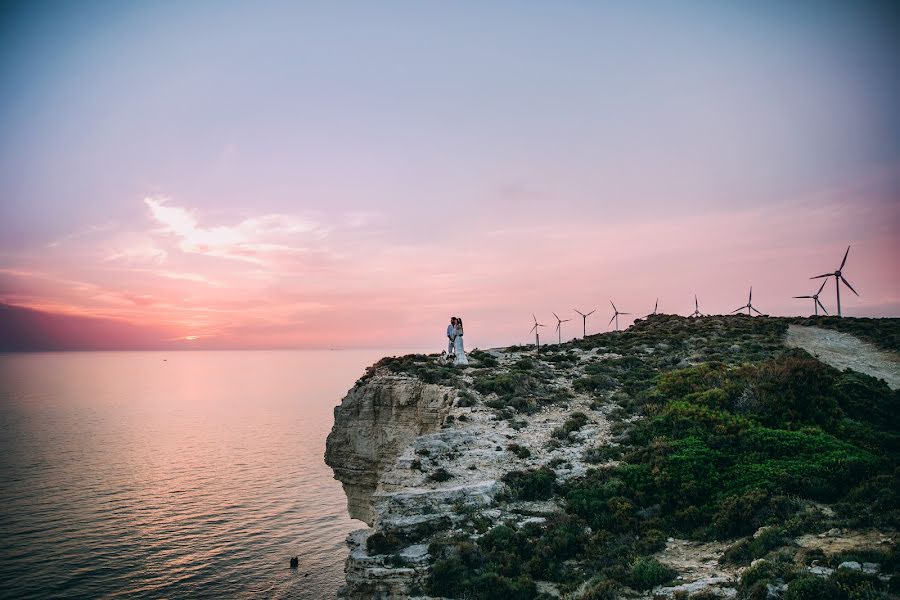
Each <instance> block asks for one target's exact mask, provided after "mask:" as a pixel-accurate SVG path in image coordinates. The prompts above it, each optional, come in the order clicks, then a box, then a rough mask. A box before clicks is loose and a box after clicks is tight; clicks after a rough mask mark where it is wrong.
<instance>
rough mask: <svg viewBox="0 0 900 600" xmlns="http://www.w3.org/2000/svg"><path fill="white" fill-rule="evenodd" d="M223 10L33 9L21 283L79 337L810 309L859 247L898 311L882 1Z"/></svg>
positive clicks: (517, 337) (18, 129) (19, 50)
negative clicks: (813, 16)
mask: <svg viewBox="0 0 900 600" xmlns="http://www.w3.org/2000/svg"><path fill="white" fill-rule="evenodd" d="M203 6H205V5H203V4H202V3H200V4H198V5H197V7H196V8H194V9H192V10H194V11H197V14H196V15H193V16H195V17H196V20H193V19H192V18H185V20H173V18H172V17H173V15H172V14H169V13H168V12H167V10H168V9H164V8H153V7H152V6H151V5H148V6H146V7H145V8H144V9H143V10H142V11H139V14H132V13H131V12H128V11H125V10H124V9H123V12H121V13H119V12H114V13H112V14H110V15H108V17H107V18H106V20H103V19H99V20H85V21H78V20H76V21H75V22H73V21H71V20H65V19H64V18H63V17H64V16H65V15H58V16H57V17H55V18H51V17H48V16H47V15H43V14H42V15H36V14H30V13H28V12H27V11H22V12H23V14H19V15H16V18H17V19H19V21H20V24H21V25H22V27H21V28H20V29H17V31H19V32H20V33H18V34H17V36H14V39H12V40H11V41H9V40H8V41H7V42H6V44H7V46H8V47H6V49H7V50H8V52H7V53H6V56H7V59H5V61H4V62H2V63H0V78H2V79H0V83H5V84H6V85H5V86H4V88H5V89H7V90H14V92H13V94H12V97H10V95H9V94H6V95H5V96H6V99H5V100H2V101H0V126H3V127H4V129H5V130H7V131H9V132H10V133H9V135H7V136H5V138H4V140H3V141H0V201H2V204H0V240H2V241H0V303H2V304H8V305H13V306H17V307H25V308H30V309H35V310H38V311H44V312H46V313H51V314H52V315H56V317H55V319H56V320H45V321H44V323H45V324H47V325H46V327H51V328H56V329H57V330H58V331H60V332H61V333H60V334H59V335H61V336H62V335H65V336H68V338H67V345H66V347H84V348H102V347H110V348H113V347H135V348H140V347H173V348H176V347H177V348H182V347H184V348H273V347H276V348H281V347H292V348H293V347H313V348H329V347H335V348H345V347H386V348H390V347H422V348H428V347H430V348H433V349H435V350H438V349H440V348H441V347H442V343H443V342H442V336H443V329H444V327H445V325H446V322H447V320H448V318H449V316H450V315H459V316H462V317H463V318H464V319H465V321H466V328H467V335H466V339H467V345H468V346H469V347H474V346H481V347H486V346H495V345H503V344H511V343H519V342H525V341H528V340H530V339H531V338H530V337H529V335H528V330H529V328H530V326H531V314H532V313H535V314H537V315H538V318H539V320H541V322H543V323H547V324H548V325H549V324H551V323H552V322H553V317H552V315H551V311H555V312H556V313H558V314H559V315H560V316H561V317H563V318H573V319H575V320H573V321H572V322H571V323H567V324H565V325H564V328H565V329H564V337H568V338H571V337H572V336H574V335H575V334H576V333H578V332H580V329H581V326H580V320H579V319H578V317H577V315H575V313H574V311H573V308H578V309H581V310H584V311H586V310H590V309H594V308H597V309H598V310H597V313H595V315H594V316H593V317H592V318H591V319H590V320H589V322H588V329H589V332H598V331H606V330H608V329H609V327H608V326H607V322H608V321H609V317H610V315H611V308H610V306H609V300H610V299H612V300H613V301H615V302H616V305H617V306H618V307H619V309H620V310H623V311H629V312H632V313H635V315H638V316H640V315H643V314H646V313H648V312H649V311H651V310H652V308H653V304H654V301H655V299H656V298H657V297H659V307H660V310H661V311H663V312H672V313H679V314H688V313H690V312H691V310H693V296H694V294H695V293H696V294H697V295H698V296H699V298H700V308H701V311H703V312H710V313H719V312H729V311H731V310H732V309H734V308H736V307H738V306H740V305H742V304H744V303H745V302H746V296H747V290H748V288H749V287H750V286H751V285H752V286H753V289H754V304H755V305H757V306H758V307H759V308H760V309H761V310H762V311H763V312H765V313H768V314H774V315H796V314H808V313H809V312H810V310H811V304H808V303H807V302H805V301H799V300H793V299H791V296H795V295H801V294H809V293H812V292H814V291H815V289H816V287H817V286H816V282H813V281H810V280H809V279H808V278H809V277H810V276H812V275H817V274H819V273H824V272H826V271H831V270H834V269H835V268H836V267H837V266H838V264H839V262H840V259H841V257H842V255H843V252H844V250H845V249H846V247H847V245H848V244H852V249H851V251H850V257H849V259H848V264H847V267H846V269H845V275H846V277H847V278H848V280H849V281H850V282H851V283H852V284H853V286H854V287H855V288H856V289H857V290H858V291H859V292H860V294H861V296H860V297H859V298H857V297H856V296H853V295H852V294H850V293H849V292H847V293H842V304H843V309H844V314H845V315H852V316H900V277H898V275H900V267H898V261H897V257H898V256H900V236H898V225H900V149H898V146H897V144H896V140H897V139H898V136H897V135H896V134H897V130H898V119H897V118H896V117H897V114H896V113H897V111H896V106H898V105H900V102H898V101H897V100H898V97H900V93H898V90H900V83H898V76H897V73H898V72H900V69H896V68H895V67H897V64H896V63H897V60H896V58H895V55H893V54H891V53H889V52H887V50H889V49H890V48H891V47H892V46H891V44H892V43H893V42H892V41H891V39H890V38H888V37H884V36H882V35H880V32H879V31H878V30H877V27H876V24H874V22H870V21H869V20H867V19H864V18H863V17H860V16H859V15H855V16H854V15H850V16H849V17H848V15H846V14H844V13H843V12H840V13H835V14H834V15H828V14H827V13H826V14H825V16H823V17H822V18H821V19H818V20H814V21H809V20H808V19H806V18H805V16H804V15H803V14H795V15H793V17H794V19H793V20H792V19H791V18H787V19H786V20H785V15H784V14H782V13H781V12H777V14H776V13H772V14H768V13H767V12H765V11H760V13H759V14H756V13H753V14H751V13H747V14H743V13H740V12H739V11H738V12H727V11H725V9H720V10H718V11H715V10H713V9H710V10H709V11H708V12H707V13H704V14H703V15H699V14H695V15H692V17H691V18H688V17H687V16H682V17H678V18H677V19H675V20H674V21H672V20H667V19H664V18H662V17H663V16H666V15H664V14H662V13H665V9H654V11H655V12H654V11H651V12H650V13H648V14H636V13H634V12H632V11H631V9H622V10H620V11H618V12H616V13H615V14H608V15H600V14H594V12H592V11H594V9H590V8H586V7H583V6H576V5H572V6H568V7H567V6H565V5H555V6H556V11H554V12H553V13H550V14H549V15H548V14H536V13H535V14H531V13H527V12H524V13H523V12H515V13H512V12H504V10H500V9H491V12H489V13H485V14H484V15H481V17H480V19H482V20H481V21H479V22H481V23H482V24H483V25H484V29H483V30H482V29H478V28H474V24H473V22H472V21H471V19H469V18H468V16H467V13H466V10H475V7H474V5H472V6H468V7H467V6H461V7H459V8H458V9H455V10H457V11H458V12H452V11H451V12H452V14H450V12H448V11H450V9H441V11H442V12H444V13H446V14H443V15H441V17H442V19H443V20H441V21H440V22H441V23H442V25H441V27H439V28H437V29H434V30H430V29H429V28H434V27H435V21H434V20H433V19H432V17H436V15H428V14H424V13H418V12H416V11H417V10H418V9H411V8H410V7H407V8H408V9H409V10H405V11H400V10H398V11H397V12H396V14H392V15H384V14H379V15H378V16H377V17H374V16H373V18H372V19H362V18H361V19H360V24H359V25H358V26H357V28H356V29H354V30H353V31H349V32H348V31H346V30H344V29H342V27H343V25H341V24H342V23H344V21H343V20H342V19H341V18H340V17H341V15H338V14H331V12H330V11H331V10H333V9H328V8H324V7H320V9H316V10H317V12H316V11H313V12H311V13H310V14H305V15H302V17H303V18H299V16H298V15H295V14H293V13H291V12H290V11H291V10H300V9H286V8H284V7H281V8H280V9H279V10H282V11H288V13H289V14H283V15H279V14H269V13H266V14H263V13H262V12H260V13H256V12H254V13H253V14H249V15H248V14H244V13H243V12H241V11H242V10H250V9H249V8H246V9H240V10H238V9H233V10H228V11H224V12H219V11H215V10H214V9H213V8H212V7H208V6H207V7H205V8H203ZM304 10H306V9H304ZM360 10H364V9H362V8H360ZM435 10H437V9H435ZM204 11H207V12H204ZM212 15H215V16H214V17H213V16H212ZM656 17H660V18H659V19H657V18H656ZM292 18H296V20H294V21H292V20H291V19H292ZM848 18H850V19H851V20H850V21H848V20H847V19H848ZM310 19H312V21H313V22H310ZM852 19H856V20H855V21H854V20H852ZM246 23H249V24H250V25H249V27H248V28H246V29H240V31H242V32H243V34H245V35H246V37H245V38H241V40H242V41H241V42H240V43H241V44H244V45H243V46H241V45H240V44H238V42H236V41H235V38H234V37H233V35H231V34H232V33H233V32H234V31H236V30H238V29H239V24H246ZM280 23H290V26H288V25H284V26H283V27H284V30H283V31H282V29H280V27H282V25H280ZM25 25H27V27H25ZM257 25H258V26H259V27H258V28H257V27H256V26H257ZM712 25H714V26H712ZM241 26H243V25H241ZM304 27H309V29H308V30H305V29H304ZM323 28H324V29H323ZM597 28H599V30H598V29H597ZM304 31H306V33H308V35H306V36H304V35H299V33H302V32H304ZM323 31H324V32H327V33H323ZM563 31H567V32H568V33H567V34H563V33H562V32H563ZM598 31H599V33H598ZM603 31H606V32H607V33H609V36H606V37H604V36H603V35H600V33H602V32H603ZM22 32H24V33H22ZM298 32H299V33H298ZM623 32H626V33H623ZM0 33H2V32H0ZM282 34H283V35H282ZM295 34H297V35H295ZM458 36H464V37H465V39H466V40H467V43H466V44H462V45H459V46H457V45H454V44H455V43H454V44H451V43H450V41H452V40H458ZM596 38H601V39H602V41H598V39H596ZM0 39H2V35H0ZM198 40H201V41H202V43H199V42H198ZM647 40H652V41H653V43H651V44H648V43H647ZM236 44H237V45H236ZM332 45H333V46H332ZM2 50H3V48H2V47H0V51H2ZM0 53H2V52H0ZM898 55H900V54H898ZM10 57H12V58H10ZM856 59H860V60H862V59H865V61H866V62H865V64H866V65H867V69H864V70H862V71H860V70H859V69H858V68H857V64H856V63H855V62H854V60H856ZM369 63H371V64H369ZM822 300H823V301H824V303H825V306H826V307H827V308H828V310H829V311H832V309H833V308H834V291H833V286H831V285H829V287H828V288H826V291H824V292H823V294H822ZM3 314H4V313H0V319H2V318H3V316H2V315H3ZM5 314H12V313H9V312H8V311H7V313H5ZM16 314H18V313H16ZM69 317H71V319H72V321H71V322H72V323H73V324H74V325H72V327H71V328H67V327H64V326H63V325H61V323H63V322H64V321H65V319H66V318H69ZM83 317H90V319H84V318H83ZM38 321H40V319H38V320H37V321H29V322H28V323H30V324H29V325H27V327H31V328H32V329H35V328H37V329H41V327H39V326H37V325H34V323H35V322H38ZM625 322H626V323H627V322H629V321H625ZM21 327H26V325H21ZM21 327H20V329H17V330H16V331H19V333H21ZM2 331H4V329H3V327H2V323H0V332H2ZM6 331H11V330H9V329H7V330H6ZM9 335H12V334H9ZM40 335H44V334H40ZM545 336H546V337H547V338H549V337H552V336H553V334H552V333H551V332H550V328H548V330H547V332H546V333H545ZM0 346H2V344H0Z"/></svg>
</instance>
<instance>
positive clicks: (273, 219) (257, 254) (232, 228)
mask: <svg viewBox="0 0 900 600" xmlns="http://www.w3.org/2000/svg"><path fill="white" fill-rule="evenodd" d="M144 203H145V204H146V205H147V206H148V207H149V208H150V214H151V216H152V217H153V219H154V220H155V221H156V222H157V223H158V224H160V225H161V226H162V227H161V228H159V229H157V230H156V232H158V233H161V234H164V235H172V236H174V237H176V238H177V239H178V248H179V249H180V250H181V251H182V252H186V253H193V254H203V255H206V256H215V257H219V258H226V259H230V260H239V261H244V262H248V263H254V264H258V265H262V264H265V263H266V258H267V257H268V256H273V255H292V254H302V253H304V252H306V251H308V248H307V247H306V246H303V245H298V244H297V241H298V240H297V238H298V237H299V236H301V235H302V236H305V237H306V238H307V239H312V240H321V239H323V238H325V237H327V236H328V234H329V233H330V231H331V230H330V228H328V227H326V226H324V225H323V224H321V223H319V222H317V221H314V220H312V219H304V218H301V217H298V216H295V215H285V214H268V215H262V216H258V217H250V218H246V219H243V220H241V221H239V222H238V223H236V224H234V225H216V226H211V227H210V226H203V225H201V224H200V223H199V221H198V219H197V217H195V216H194V214H193V213H191V212H190V211H189V210H187V209H185V208H182V207H179V206H173V205H170V204H169V203H168V202H167V201H166V200H165V199H164V198H145V199H144Z"/></svg>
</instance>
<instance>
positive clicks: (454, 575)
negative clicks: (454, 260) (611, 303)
mask: <svg viewBox="0 0 900 600" xmlns="http://www.w3.org/2000/svg"><path fill="white" fill-rule="evenodd" d="M786 327H787V321H786V320H783V319H771V318H765V317H761V318H754V319H750V318H747V317H730V318H726V317H716V318H709V319H699V320H691V319H685V318H681V317H672V316H667V315H659V316H654V317H652V318H650V319H648V320H646V321H639V322H638V323H637V325H636V326H635V327H633V328H631V329H629V330H628V331H626V332H623V333H620V334H609V335H603V336H593V337H590V338H587V339H585V340H579V341H577V342H574V343H572V344H570V345H566V347H563V348H559V349H557V351H555V352H553V353H548V354H547V355H546V356H542V357H539V358H531V359H522V360H519V361H517V362H516V363H514V364H513V365H512V366H511V367H510V368H508V369H506V370H503V371H502V372H494V371H487V370H485V372H484V373H483V374H481V373H480V374H478V375H477V376H475V378H474V387H475V389H476V390H477V391H478V392H479V393H481V394H484V395H492V396H491V397H492V398H493V399H494V400H489V401H488V405H489V406H490V405H491V402H494V405H495V407H497V408H504V409H505V408H507V407H509V406H512V407H514V408H515V409H516V410H520V411H522V412H528V411H529V410H537V409H538V408H539V407H540V406H541V402H542V401H545V400H542V398H546V397H548V396H549V393H548V389H549V388H548V384H547V381H548V379H547V375H546V371H547V370H548V369H554V368H556V365H558V364H567V360H568V359H566V360H558V361H557V360H550V361H548V358H549V356H569V354H568V352H567V348H568V349H571V348H577V349H580V350H582V351H587V350H590V351H592V352H593V355H599V354H605V355H606V358H605V359H604V360H594V361H592V360H587V361H586V364H584V365H583V366H584V368H583V369H582V370H583V373H584V374H583V375H582V376H580V377H579V378H577V379H576V380H575V382H574V387H575V389H576V391H579V392H583V393H589V394H592V395H596V396H597V397H598V398H599V399H601V401H602V402H609V401H611V400H609V398H611V397H613V396H614V397H615V398H616V399H615V403H616V404H617V405H618V408H617V409H616V410H618V411H621V412H620V413H619V416H621V417H626V416H632V417H636V418H635V419H629V420H628V421H627V422H626V421H624V420H621V419H620V422H621V423H622V424H621V425H620V426H619V427H618V429H617V430H616V431H617V432H618V433H617V435H618V437H617V440H618V442H619V443H618V444H617V445H615V446H612V447H610V446H605V447H598V448H597V449H595V450H589V451H588V455H586V457H585V458H586V459H588V461H589V462H593V463H597V464H604V463H606V464H607V466H601V467H599V468H596V469H593V470H591V471H589V472H588V473H587V474H586V475H585V476H583V477H580V478H578V479H574V480H568V481H565V482H563V481H561V480H559V479H558V477H557V474H556V472H555V471H554V470H553V469H552V468H550V467H548V466H545V467H541V468H538V469H532V470H524V471H514V472H510V473H507V474H506V475H505V476H504V477H503V482H504V483H505V484H506V486H507V490H508V492H507V494H508V497H507V498H506V500H509V501H515V502H535V501H547V500H553V501H555V502H556V503H557V504H558V505H559V506H560V507H561V512H560V513H559V514H557V515H556V516H554V517H552V518H550V519H548V520H547V521H546V522H545V523H543V524H539V523H529V524H527V525H524V526H520V527H516V526H514V525H512V524H500V525H497V526H495V527H493V528H492V529H490V530H489V531H487V532H486V533H485V534H484V535H483V536H481V537H478V538H471V537H469V536H468V535H466V534H464V533H460V532H458V531H457V532H456V533H454V534H453V535H449V534H447V535H445V536H438V538H436V539H434V540H433V541H432V544H431V547H430V548H429V551H430V553H431V556H432V557H433V558H434V560H435V563H434V568H433V570H432V572H431V575H430V579H429V582H428V586H427V587H428V589H427V590H426V591H427V592H428V593H429V594H431V595H435V596H445V597H457V598H458V597H466V598H485V599H486V598H497V599H507V598H508V599H523V600H524V599H534V598H540V597H542V596H541V595H540V593H539V592H538V585H537V582H539V581H550V582H554V583H555V584H557V586H558V589H559V590H560V591H561V592H562V593H563V594H566V593H572V592H574V591H575V590H581V592H583V594H582V595H581V597H582V598H595V599H596V598H617V597H621V595H622V593H623V590H625V589H626V588H630V589H632V590H649V589H651V588H653V587H654V586H657V585H660V584H665V583H666V582H668V581H670V580H671V579H672V578H673V576H674V573H673V572H671V571H670V570H669V569H668V568H667V567H665V566H664V565H663V564H661V563H659V562H658V561H657V560H656V559H655V558H654V554H655V553H657V552H658V551H660V550H661V549H663V548H664V547H665V543H666V539H667V537H669V536H674V537H683V538H688V539H692V540H725V541H727V542H728V543H729V544H730V546H729V550H728V551H727V552H726V554H725V556H724V557H723V560H724V561H726V562H729V563H731V564H734V565H746V566H748V568H747V570H746V571H745V572H744V575H743V578H742V580H741V583H740V588H739V590H738V591H739V597H740V598H741V599H743V600H748V599H753V600H755V599H756V598H765V597H766V596H767V594H768V589H769V586H770V585H771V586H776V587H778V586H786V591H785V592H784V598H791V599H806V598H835V599H837V598H840V599H842V600H844V599H846V600H850V599H851V598H852V599H857V598H858V599H863V598H865V599H876V598H886V597H887V594H888V593H896V585H897V583H896V582H897V581H898V579H897V574H896V569H897V568H898V563H900V561H898V559H897V555H896V550H894V549H891V550H889V551H886V553H885V555H883V556H879V557H877V558H878V561H877V562H879V564H881V565H882V569H883V570H885V571H886V572H887V574H888V575H889V576H890V575H892V576H893V579H891V580H890V581H883V580H882V579H878V578H877V577H873V576H871V575H866V574H864V573H861V572H856V571H848V570H847V569H838V570H836V571H835V572H834V573H833V574H832V575H831V576H829V577H827V578H826V577H815V576H812V575H809V574H808V573H807V572H806V571H805V569H804V566H805V565H806V564H809V561H811V560H814V559H815V554H814V553H810V554H801V553H800V551H799V550H798V549H797V548H796V547H794V546H793V545H792V542H791V540H793V539H794V538H795V537H796V536H798V535H801V534H803V533H808V532H819V531H823V530H827V529H828V528H830V527H879V528H884V529H889V530H896V528H897V526H898V524H900V469H898V464H900V463H898V458H900V431H898V427H897V424H898V421H897V415H898V414H900V394H898V392H896V391H892V390H890V389H889V388H888V387H887V385H886V384H885V383H884V382H882V381H880V380H876V379H874V378H871V377H868V376H865V375H862V374H859V373H855V372H850V371H847V372H838V371H836V370H835V369H832V368H830V367H828V366H826V365H824V364H822V363H820V362H818V361H817V360H815V359H813V358H812V357H810V356H809V355H807V354H805V353H804V352H802V351H798V350H787V349H785V348H784V346H783V345H782V344H781V338H782V336H783V334H784V331H785V330H786ZM547 362H549V363H552V365H553V366H550V365H548V364H547ZM493 395H495V396H493ZM588 421H589V418H588V416H587V415H585V414H584V413H580V412H573V413H572V414H571V415H570V416H569V419H568V420H567V421H566V422H565V423H564V424H563V425H562V426H561V427H559V428H558V429H557V430H555V431H554V432H553V436H554V437H555V438H557V439H559V440H564V439H567V438H568V437H569V436H570V435H571V434H573V433H574V432H576V431H579V430H580V429H582V428H583V427H584V426H585V425H586V424H587V422H588ZM514 452H515V451H514ZM610 461H615V462H612V463H611V462H610ZM823 504H827V505H829V506H830V510H828V511H824V510H821V509H820V508H819V507H820V506H822V505H823ZM760 528H764V529H760ZM754 534H757V535H755V536H754ZM818 558H819V560H821V559H822V557H821V556H820V557H818ZM757 559H762V561H760V562H757V563H756V564H755V565H754V566H753V567H749V565H750V563H751V562H752V561H754V560H757ZM835 566H836V565H835ZM832 568H833V567H832ZM779 589H781V588H780V587H779ZM891 590H893V592H891Z"/></svg>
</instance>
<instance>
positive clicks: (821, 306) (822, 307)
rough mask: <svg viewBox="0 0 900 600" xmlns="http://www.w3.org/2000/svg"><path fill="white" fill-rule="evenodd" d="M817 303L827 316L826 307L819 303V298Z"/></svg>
mask: <svg viewBox="0 0 900 600" xmlns="http://www.w3.org/2000/svg"><path fill="white" fill-rule="evenodd" d="M816 303H817V304H818V305H819V308H821V309H822V312H823V313H825V314H826V315H827V314H828V311H827V310H825V307H824V306H823V305H822V303H821V302H819V299H818V298H816Z"/></svg>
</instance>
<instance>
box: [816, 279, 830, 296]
mask: <svg viewBox="0 0 900 600" xmlns="http://www.w3.org/2000/svg"><path fill="white" fill-rule="evenodd" d="M826 283H828V280H827V279H826V280H825V281H823V282H822V285H821V286H819V291H818V292H816V296H818V295H819V294H821V293H822V290H823V289H825V284H826Z"/></svg>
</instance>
